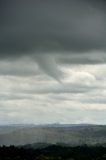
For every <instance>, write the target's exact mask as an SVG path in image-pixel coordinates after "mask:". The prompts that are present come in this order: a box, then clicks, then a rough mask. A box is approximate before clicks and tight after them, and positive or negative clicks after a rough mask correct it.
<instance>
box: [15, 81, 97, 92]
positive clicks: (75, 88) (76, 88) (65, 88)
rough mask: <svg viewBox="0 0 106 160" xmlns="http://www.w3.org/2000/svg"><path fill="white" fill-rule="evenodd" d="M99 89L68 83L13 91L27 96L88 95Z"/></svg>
mask: <svg viewBox="0 0 106 160" xmlns="http://www.w3.org/2000/svg"><path fill="white" fill-rule="evenodd" d="M95 89H97V86H88V85H82V84H74V83H70V84H69V83H67V84H63V85H55V87H54V85H45V86H42V85H39V86H34V87H30V89H27V88H22V87H21V88H20V89H19V88H18V89H15V88H13V89H12V90H13V91H14V92H18V91H19V92H20V91H21V92H22V93H26V94H62V93H69V94H70V93H76V94H78V93H86V92H90V91H92V90H95Z"/></svg>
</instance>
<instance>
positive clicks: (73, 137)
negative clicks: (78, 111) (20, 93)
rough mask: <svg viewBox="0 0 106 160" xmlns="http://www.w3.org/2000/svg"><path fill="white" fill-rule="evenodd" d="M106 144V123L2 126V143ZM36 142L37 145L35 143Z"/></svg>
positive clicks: (0, 137) (0, 142)
mask: <svg viewBox="0 0 106 160" xmlns="http://www.w3.org/2000/svg"><path fill="white" fill-rule="evenodd" d="M26 144H27V145H28V144H34V146H37V145H38V146H39V145H41V146H42V144H43V145H44V144H46V145H47V144H64V145H70V146H76V145H83V144H87V145H106V125H92V124H45V125H34V124H28V125H27V124H17V125H15V124H14V125H6V126H0V145H26ZM35 144H36V145H35Z"/></svg>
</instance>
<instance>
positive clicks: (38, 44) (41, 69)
mask: <svg viewBox="0 0 106 160" xmlns="http://www.w3.org/2000/svg"><path fill="white" fill-rule="evenodd" d="M105 52H106V1H105V0H9V1H8V0H0V124H13V123H35V124H41V123H96V124H106V118H105V117H106V53H105Z"/></svg>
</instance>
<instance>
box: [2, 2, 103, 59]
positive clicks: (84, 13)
mask: <svg viewBox="0 0 106 160" xmlns="http://www.w3.org/2000/svg"><path fill="white" fill-rule="evenodd" d="M0 3H1V5H0V12H1V14H0V19H1V20H0V35H1V36H0V56H1V57H5V56H8V57H9V56H21V55H23V54H25V55H26V54H28V55H29V54H31V53H32V52H34V51H35V52H36V53H37V52H38V51H41V52H47V51H49V52H52V51H74V52H82V51H88V50H98V49H99V50H105V49H106V32H105V28H106V20H105V16H106V11H105V9H106V6H105V1H103V0H101V2H99V1H95V0H94V1H91V0H71V1H69V0H62V1H60V0H58V1H56V0H54V1H53V0H50V1H49V0H46V1H45V2H44V1H42V0H40V1H38V0H36V1H32V0H31V1H28V0H27V1H20V0H14V1H13V0H10V1H9V2H8V1H7V0H6V1H5V2H4V1H2V0H1V1H0ZM36 53H35V54H36Z"/></svg>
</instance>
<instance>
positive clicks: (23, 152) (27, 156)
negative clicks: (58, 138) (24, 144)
mask: <svg viewBox="0 0 106 160" xmlns="http://www.w3.org/2000/svg"><path fill="white" fill-rule="evenodd" d="M0 160H106V148H105V147H101V146H99V147H88V146H86V145H85V146H78V147H63V146H57V145H52V146H49V147H46V148H44V149H33V148H29V149H26V148H18V147H14V146H10V147H5V146H3V147H0Z"/></svg>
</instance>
